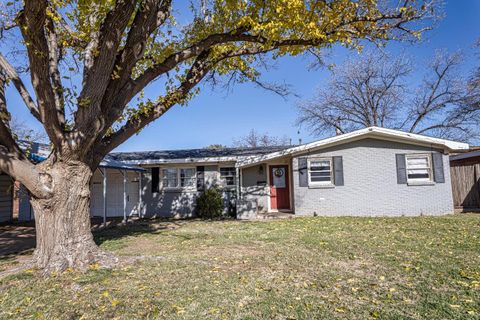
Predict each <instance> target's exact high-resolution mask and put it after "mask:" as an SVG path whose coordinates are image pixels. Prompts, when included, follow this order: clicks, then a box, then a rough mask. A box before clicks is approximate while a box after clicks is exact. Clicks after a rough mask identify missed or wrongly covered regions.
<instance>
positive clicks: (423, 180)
mask: <svg viewBox="0 0 480 320" xmlns="http://www.w3.org/2000/svg"><path fill="white" fill-rule="evenodd" d="M412 158H426V159H427V164H428V166H427V167H425V168H415V169H417V170H419V169H420V170H422V169H423V170H424V169H427V172H428V178H409V177H408V170H415V169H411V168H410V169H409V167H408V160H409V159H412ZM432 164H433V162H432V155H431V154H428V153H410V154H406V155H405V170H406V172H405V174H406V176H407V184H430V183H433V167H432Z"/></svg>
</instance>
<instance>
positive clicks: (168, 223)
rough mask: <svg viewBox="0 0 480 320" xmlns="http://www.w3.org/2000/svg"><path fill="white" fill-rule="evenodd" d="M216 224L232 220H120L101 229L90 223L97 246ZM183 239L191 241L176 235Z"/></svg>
mask: <svg viewBox="0 0 480 320" xmlns="http://www.w3.org/2000/svg"><path fill="white" fill-rule="evenodd" d="M198 221H202V222H206V223H210V222H216V223H222V222H226V221H232V219H218V220H202V219H198V218H186V219H173V218H171V219H169V218H160V219H152V220H132V221H130V222H128V223H127V224H123V223H122V222H121V219H119V220H113V221H109V224H108V225H107V227H106V228H101V224H100V223H94V222H93V221H92V232H93V236H94V238H95V242H96V244H97V245H101V244H102V243H104V242H105V241H111V240H119V239H121V238H124V237H135V236H141V235H149V234H150V235H154V234H161V233H162V232H165V231H169V230H176V229H179V228H182V227H183V226H186V225H188V224H190V223H193V222H198ZM178 236H179V237H182V238H184V240H191V237H190V236H186V235H185V236H184V235H178Z"/></svg>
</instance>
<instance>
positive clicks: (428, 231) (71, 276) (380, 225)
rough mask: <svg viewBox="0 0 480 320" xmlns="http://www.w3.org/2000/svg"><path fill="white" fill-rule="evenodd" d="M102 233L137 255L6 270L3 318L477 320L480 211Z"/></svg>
mask: <svg viewBox="0 0 480 320" xmlns="http://www.w3.org/2000/svg"><path fill="white" fill-rule="evenodd" d="M97 240H98V243H100V245H101V246H102V247H103V248H104V249H106V250H111V251H113V252H115V253H116V254H117V255H119V256H132V257H133V256H137V257H140V260H137V261H135V262H132V263H129V264H124V265H123V266H121V267H119V268H117V269H114V270H102V269H98V268H96V267H95V266H92V270H90V271H88V272H87V273H84V274H80V273H76V272H71V271H70V272H65V273H64V274H59V275H54V276H52V277H50V278H47V279H43V278H40V277H38V276H37V275H35V273H33V272H32V271H31V270H27V271H25V272H23V273H20V274H17V275H14V276H9V277H7V278H4V279H2V280H0V305H1V308H0V317H1V318H8V319H11V318H19V319H29V318H39V319H43V318H45V319H58V318H61V319H78V318H82V319H102V318H118V319H138V318H141V317H145V318H151V319H155V318H173V319H209V318H212V319H313V318H323V319H330V318H332V319H334V318H350V319H366V318H379V319H425V318H426V319H468V318H471V319H479V318H480V215H455V216H447V217H418V218H321V217H316V218H298V219H291V220H277V221H268V222H238V221H216V222H203V221H178V222H160V221H154V222H141V223H140V222H138V223H136V224H135V225H133V226H128V227H123V228H116V229H112V230H107V231H104V232H102V233H100V234H97ZM127 260H128V259H127Z"/></svg>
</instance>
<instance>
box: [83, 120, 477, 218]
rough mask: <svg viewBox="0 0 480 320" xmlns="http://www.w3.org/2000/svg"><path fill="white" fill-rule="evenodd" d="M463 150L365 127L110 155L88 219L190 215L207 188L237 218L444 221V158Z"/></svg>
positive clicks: (449, 203) (447, 206)
mask: <svg viewBox="0 0 480 320" xmlns="http://www.w3.org/2000/svg"><path fill="white" fill-rule="evenodd" d="M465 149H468V145H467V144H465V143H460V142H455V141H449V140H443V139H437V138H431V137H427V136H422V135H416V134H410V133H404V132H401V131H396V130H390V129H384V128H377V127H371V128H366V129H361V130H358V131H355V132H351V133H347V134H343V135H339V136H335V137H332V138H328V139H323V140H319V141H315V142H312V143H308V144H304V145H299V146H294V147H266V148H250V149H249V148H246V149H245V148H222V149H191V150H172V151H149V152H123V153H112V154H110V155H109V156H108V160H106V161H104V162H103V163H102V166H101V168H99V169H98V170H97V172H96V173H95V175H94V177H93V179H92V184H91V185H92V195H91V200H92V201H91V206H92V216H101V217H104V218H107V217H114V216H124V217H127V216H131V215H138V216H141V217H189V216H193V215H194V214H195V203H196V198H197V197H198V195H200V194H201V193H202V192H203V191H204V190H205V189H207V188H210V187H213V186H215V187H217V188H218V189H220V190H221V191H222V194H223V196H224V199H225V212H235V211H236V212H237V216H240V217H253V216H255V215H256V214H257V213H262V212H268V213H272V212H279V211H281V212H290V213H292V214H295V215H302V216H308V215H321V216H341V215H348V216H400V215H442V214H448V213H453V210H454V208H453V200H452V189H451V183H450V170H449V161H448V155H449V154H450V153H451V152H452V151H455V150H465Z"/></svg>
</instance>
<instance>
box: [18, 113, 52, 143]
mask: <svg viewBox="0 0 480 320" xmlns="http://www.w3.org/2000/svg"><path fill="white" fill-rule="evenodd" d="M10 129H11V130H12V135H13V136H14V137H15V138H16V139H18V140H19V141H28V142H38V143H48V136H47V134H46V133H45V132H43V131H40V130H35V129H32V128H30V127H29V125H28V124H27V123H26V122H25V121H21V120H20V119H18V118H14V117H12V120H10Z"/></svg>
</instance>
